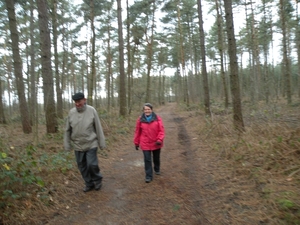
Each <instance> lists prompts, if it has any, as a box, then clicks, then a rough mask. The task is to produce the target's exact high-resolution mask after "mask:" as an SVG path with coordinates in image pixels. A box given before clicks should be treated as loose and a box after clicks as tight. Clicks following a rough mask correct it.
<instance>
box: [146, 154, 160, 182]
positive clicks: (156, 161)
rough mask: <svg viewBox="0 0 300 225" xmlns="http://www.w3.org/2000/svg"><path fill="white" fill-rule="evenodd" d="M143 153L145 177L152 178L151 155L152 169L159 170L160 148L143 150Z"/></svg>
mask: <svg viewBox="0 0 300 225" xmlns="http://www.w3.org/2000/svg"><path fill="white" fill-rule="evenodd" d="M143 153H144V164H145V173H146V179H150V180H152V177H153V170H152V157H151V154H152V156H153V164H154V171H155V172H160V149H156V150H153V151H152V150H149V151H147V150H146V151H145V150H144V151H143Z"/></svg>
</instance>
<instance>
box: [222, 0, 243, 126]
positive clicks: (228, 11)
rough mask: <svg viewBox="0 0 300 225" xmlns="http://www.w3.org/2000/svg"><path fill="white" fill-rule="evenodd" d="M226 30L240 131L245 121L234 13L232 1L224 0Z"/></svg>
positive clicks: (233, 100)
mask: <svg viewBox="0 0 300 225" xmlns="http://www.w3.org/2000/svg"><path fill="white" fill-rule="evenodd" d="M224 7H225V18H226V30H227V38H228V52H229V59H230V62H229V65H230V84H231V95H232V104H233V123H234V124H233V125H234V127H235V128H236V129H237V130H239V131H244V130H245V128H244V121H243V114H242V104H241V97H240V84H239V76H238V61H237V54H236V41H235V36H234V25H233V15H232V1H231V0H224Z"/></svg>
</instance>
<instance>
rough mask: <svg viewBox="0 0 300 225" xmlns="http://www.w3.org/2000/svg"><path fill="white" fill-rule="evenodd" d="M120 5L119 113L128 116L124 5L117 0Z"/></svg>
mask: <svg viewBox="0 0 300 225" xmlns="http://www.w3.org/2000/svg"><path fill="white" fill-rule="evenodd" d="M117 5H118V37H119V63H120V86H119V104H120V105H119V107H120V108H119V113H120V116H123V117H124V116H126V115H127V112H126V108H127V107H126V86H125V85H126V74H125V69H124V40H123V31H122V30H123V27H122V7H121V0H117Z"/></svg>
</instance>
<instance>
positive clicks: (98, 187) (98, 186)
mask: <svg viewBox="0 0 300 225" xmlns="http://www.w3.org/2000/svg"><path fill="white" fill-rule="evenodd" d="M101 187H102V181H100V182H99V183H96V184H95V190H96V191H99V190H100V189H101Z"/></svg>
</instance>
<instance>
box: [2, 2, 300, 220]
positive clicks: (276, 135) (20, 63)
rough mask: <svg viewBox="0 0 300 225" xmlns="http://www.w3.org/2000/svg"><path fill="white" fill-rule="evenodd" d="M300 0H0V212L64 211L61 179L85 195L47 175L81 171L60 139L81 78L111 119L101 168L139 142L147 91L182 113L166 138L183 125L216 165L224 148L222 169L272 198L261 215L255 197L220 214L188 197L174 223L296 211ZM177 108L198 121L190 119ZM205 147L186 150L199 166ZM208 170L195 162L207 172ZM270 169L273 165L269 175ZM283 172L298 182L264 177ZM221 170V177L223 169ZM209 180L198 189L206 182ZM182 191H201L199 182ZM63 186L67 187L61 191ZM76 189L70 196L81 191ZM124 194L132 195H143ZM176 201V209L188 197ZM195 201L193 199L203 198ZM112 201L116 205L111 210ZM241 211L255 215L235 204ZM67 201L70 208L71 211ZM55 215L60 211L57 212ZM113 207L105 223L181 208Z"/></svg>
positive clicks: (299, 213)
mask: <svg viewBox="0 0 300 225" xmlns="http://www.w3.org/2000/svg"><path fill="white" fill-rule="evenodd" d="M298 6H299V1H298V0H279V1H273V0H261V1H252V0H223V1H219V0H167V1H166V0H164V1H163V0H151V1H150V0H126V1H125V0H123V1H121V0H117V1H111V0H106V1H104V0H97V1H95V0H72V1H67V0H61V1H57V0H27V1H25V0H2V1H0V7H1V12H0V20H1V22H2V23H1V25H0V26H1V29H0V48H1V49H2V51H1V53H0V55H1V57H0V60H1V64H2V67H1V68H0V71H1V73H0V78H1V79H0V92H1V96H0V178H1V183H0V193H1V198H0V225H1V224H56V222H61V221H64V220H62V218H60V217H59V216H58V217H56V216H57V215H58V214H59V213H57V212H55V209H54V208H57V207H58V205H62V202H67V201H70V200H67V197H66V198H64V197H63V196H62V195H59V194H57V193H60V194H61V193H62V192H64V193H65V194H66V195H67V193H68V192H70V193H76V195H77V191H76V190H75V189H74V187H72V189H68V190H65V189H64V187H61V186H59V187H56V188H53V186H54V185H52V184H53V183H57V182H58V180H59V181H61V183H64V182H66V181H65V179H66V178H68V179H70V180H72V182H73V184H74V185H73V186H77V185H79V183H80V180H77V179H76V178H74V174H75V172H74V171H76V168H75V167H76V166H75V164H74V162H73V161H74V159H73V158H72V155H71V154H69V153H66V152H64V151H63V147H62V140H63V132H64V119H65V118H66V116H67V113H68V111H69V110H70V109H71V108H72V107H74V104H73V102H72V99H71V96H72V95H73V94H74V93H76V92H83V93H85V95H86V98H87V102H88V104H89V105H91V106H93V107H94V108H96V110H97V112H98V114H99V117H100V119H101V122H102V124H103V127H104V132H105V136H106V141H107V149H105V150H104V151H101V152H100V153H99V158H101V159H103V160H104V161H105V162H104V164H103V165H104V167H105V168H108V167H109V165H110V163H113V162H115V160H116V158H118V157H121V156H120V155H118V154H117V152H116V151H114V149H116V148H120V146H122V144H121V143H124V149H125V148H126V150H128V149H130V148H129V147H128V146H127V145H130V144H131V145H132V146H133V144H132V141H131V139H132V131H133V126H134V121H135V119H136V117H137V116H138V115H139V113H140V112H141V107H142V105H143V104H144V103H145V102H151V103H152V104H153V105H154V106H155V110H156V109H157V110H158V111H159V112H160V113H162V114H163V115H165V118H166V119H167V120H174V121H173V122H174V123H172V124H171V123H166V124H167V125H168V126H169V127H170V129H172V128H173V127H176V129H178V138H177V139H178V140H176V141H174V140H172V141H170V142H174V146H173V145H172V146H171V145H170V146H169V148H170V149H173V148H177V147H176V146H177V145H178V146H179V145H180V143H181V142H180V141H182V140H180V139H183V140H188V143H189V144H188V146H190V147H191V148H195V149H196V148H198V147H199V146H200V147H199V148H201V149H210V150H212V151H213V153H212V154H211V155H207V157H208V158H209V159H211V160H213V158H214V157H215V158H217V159H218V160H217V161H218V163H220V164H221V165H223V164H224V162H223V161H222V160H225V161H226V163H225V164H226V165H227V166H228V167H226V169H224V171H227V169H228V170H230V172H231V175H232V177H230V176H229V175H228V176H229V177H230V178H228V179H231V178H232V180H231V181H233V182H235V181H236V179H237V176H242V179H246V180H247V179H248V180H249V179H250V180H252V179H253V180H252V181H253V182H254V183H255V184H256V186H255V187H253V186H251V185H250V184H249V188H254V189H255V190H254V191H253V190H252V191H253V192H252V191H250V192H249V193H260V194H261V195H260V196H256V195H255V196H256V197H257V198H258V199H257V205H259V204H262V202H261V199H263V201H265V200H266V199H268V201H267V202H264V203H263V204H262V205H264V204H267V205H268V204H271V205H272V207H269V206H266V207H264V208H263V207H261V208H259V210H261V211H260V212H262V213H261V214H259V216H257V215H258V214H257V215H252V214H247V213H248V212H249V213H250V212H251V210H252V211H254V208H255V206H256V205H255V206H254V204H253V205H251V204H252V203H249V204H248V203H247V204H246V203H245V205H247V207H242V206H241V205H239V206H238V207H237V206H236V205H235V206H233V207H232V208H231V210H233V211H234V209H236V208H239V207H240V208H239V210H240V211H239V210H237V212H235V211H234V212H233V211H231V212H232V213H233V214H230V213H229V214H230V216H229V217H226V219H224V220H222V219H220V220H217V219H214V220H213V219H208V218H210V216H211V215H209V214H210V213H211V212H209V211H210V210H209V209H216V208H212V207H218V206H216V205H214V206H213V205H207V208H206V209H207V211H205V210H204V211H203V212H201V213H199V212H198V211H195V212H192V211H189V210H187V211H184V212H185V213H186V214H182V215H183V216H182V217H180V218H179V220H178V221H181V222H178V223H176V222H175V223H173V224H241V223H243V224H299V223H300V196H299V193H300V192H299V190H298V189H297V185H298V186H299V180H300V177H299V174H300V173H299V172H300V161H299V160H298V158H299V154H300V152H299V149H300V128H299V126H300V122H299V121H300V116H299V112H300V111H299V109H300V63H299V61H300V17H299V12H298ZM164 110H166V111H167V110H168V112H169V114H164ZM170 116H173V117H172V118H171V117H170ZM181 120H184V121H185V122H186V125H185V126H188V125H189V126H188V127H186V128H189V129H188V131H185V127H183V126H184V125H182V124H181V123H180V121H181ZM178 121H179V122H178ZM183 131H184V133H186V136H185V135H183V136H182V135H181V132H183ZM280 132H282V133H280ZM170 134H171V133H170ZM255 134H256V135H257V134H259V135H260V136H259V137H257V136H256V135H255ZM195 135H196V136H197V137H196V136H195ZM175 136H176V135H175ZM191 137H194V138H191ZM175 139H176V138H175ZM200 139H201V140H203V141H202V142H197V140H200ZM177 141H178V143H177ZM194 142H195V143H194ZM125 143H126V144H125ZM175 145H176V146H175ZM117 146H119V147H117ZM197 146H198V147H197ZM166 148H167V147H166ZM253 149H256V150H253ZM201 151H204V150H199V152H197V153H189V154H192V155H186V156H187V157H186V158H187V163H188V164H191V165H194V166H195V167H197V168H200V167H201V166H199V165H198V164H193V163H192V162H191V161H192V158H193V157H199V158H201V157H202V156H201V154H205V155H206V152H201ZM249 151H250V152H251V154H252V155H251V156H249V155H247V152H249ZM179 154H184V155H185V154H187V153H179ZM122 157H123V158H124V159H125V158H126V156H122ZM172 157H173V156H172ZM174 157H176V156H174ZM101 159H100V161H101ZM106 160H108V161H107V162H106ZM178 160H179V159H178ZM222 162H223V163H222ZM238 165H240V166H241V168H244V169H241V168H240V167H238ZM116 167H118V166H117V165H116ZM208 168H211V167H210V165H208ZM229 168H230V169H229ZM140 169H141V168H140ZM184 169H186V170H189V169H190V170H193V168H185V167H184ZM211 169H212V168H211ZM212 170H213V169H212ZM238 171H239V172H240V173H239V172H238ZM241 171H242V172H241ZM44 172H47V175H45V173H44ZM76 172H77V171H76ZM217 172H222V171H219V170H215V171H214V172H213V173H216V174H215V176H214V177H215V179H216V182H215V183H218V182H217V177H220V176H221V175H220V173H217ZM203 173H204V172H203V171H199V174H201V175H203V177H206V176H208V175H207V174H203ZM217 174H218V175H217ZM271 174H272V175H271ZM274 174H276V178H274V177H272V178H270V177H268V176H275V175H274ZM112 175H113V174H111V176H112ZM114 175H116V174H114ZM277 175H278V176H279V175H280V176H279V177H277ZM76 176H79V175H78V174H76ZM116 176H117V175H116ZM128 176H129V174H128ZM188 176H191V175H190V174H189V173H188ZM197 176H198V175H197ZM197 176H195V177H197ZM199 176H200V175H199ZM266 176H267V177H266ZM249 177H250V178H249ZM184 179H185V178H182V180H181V181H182V182H183V183H184V182H186V181H185V180H184ZM201 179H202V178H199V179H198V180H195V184H196V183H197V182H200V180H201ZM276 179H278V180H277V181H278V185H279V184H281V183H280V182H279V180H280V181H281V182H283V183H286V182H287V183H289V185H287V187H286V188H287V189H286V190H279V189H278V186H276V185H275V186H271V187H267V186H268V185H270V183H272V185H274V183H276ZM270 180H272V182H271V181H270ZM218 181H219V182H220V189H221V186H222V185H221V183H222V182H223V181H222V180H221V179H220V180H218ZM204 182H205V181H204ZM207 182H208V181H207ZM58 183H59V182H58ZM112 183H113V182H112V181H111V183H110V184H112ZM191 185H192V184H191ZM185 187H186V186H185ZM222 187H224V185H223V186H222ZM240 187H241V186H238V187H237V190H238V189H239V188H240ZM247 187H248V186H247ZM54 189H55V190H54ZM258 189H259V191H257V190H258ZM58 190H60V191H58ZM126 190H127V192H128V191H129V192H130V190H131V189H129V188H127V189H126ZM204 190H205V188H203V189H201V190H199V193H200V192H201V193H202V194H204V195H206V194H207V193H204ZM227 190H229V189H227ZM181 191H182V190H181ZM181 191H177V192H176V191H175V192H176V193H178V192H180V193H181ZM185 191H187V193H189V195H188V197H190V198H195V199H197V197H198V194H197V193H192V192H190V189H188V188H187V189H186V190H185ZM54 192H55V193H56V194H57V196H56V197H57V198H59V199H63V201H61V200H57V201H56V200H53V199H54V198H55V197H54V195H52V194H53V193H54ZM50 193H52V194H50ZM232 193H236V190H235V191H233V192H232ZM232 193H231V194H232ZM169 194H170V196H173V195H172V193H169ZM214 195H215V196H216V199H217V196H218V194H217V193H214ZM233 195H234V196H235V197H236V198H237V196H236V195H235V194H233ZM37 196H38V197H37ZM166 196H169V195H167V194H166ZM80 197H81V194H80V195H78V196H77V197H76V200H75V199H73V201H74V202H76V203H78V204H79V205H84V203H83V202H82V199H81V198H80ZM106 197H107V196H106ZM160 197H161V196H160ZM219 197H220V196H219ZM247 197H249V198H250V199H251V198H254V197H253V196H251V195H250V196H247ZM256 197H255V198H254V199H256ZM89 198H92V197H91V196H90V197H89ZM102 198H105V197H102ZM107 198H108V197H107ZM126 198H127V197H126ZM137 198H141V196H137ZM228 198H229V197H228ZM270 199H272V201H271V200H270ZM102 200H103V199H102ZM104 200H105V199H104ZM104 200H103V201H104ZM173 200H174V201H175V200H176V199H173ZM177 200H178V201H179V202H180V201H181V200H182V199H177ZM18 201H19V202H22V204H20V205H18V204H16V202H18ZM124 201H126V203H128V204H130V202H131V201H134V199H125V200H124ZM182 201H183V200H182ZM201 201H203V200H202V199H201ZM201 201H200V200H199V202H201ZM220 201H222V198H220ZM270 202H271V203H270ZM223 203H224V202H222V204H223ZM185 204H187V205H189V204H188V203H187V202H184V201H183V202H182V205H185ZM199 204H200V203H199ZM222 204H220V205H222ZM224 204H225V203H224ZM229 204H232V202H231V203H229ZM236 204H237V203H236ZM174 205H175V206H172V207H173V209H174V207H175V209H176V210H175V211H179V208H180V207H179V205H180V204H179V203H178V204H177V203H174ZM202 205H205V204H204V203H203V202H202ZM225 205H226V204H225ZM237 205H238V204H237ZM250 205H251V206H250ZM94 206H95V205H94ZM177 206H178V207H179V208H178V207H177ZM189 206H190V207H192V208H197V204H195V203H193V204H191V205H189ZM227 206H228V205H226V207H225V208H226V209H228V207H227ZM264 206H265V205H264ZM68 207H69V206H68ZM116 207H117V206H116ZM118 207H120V205H118ZM118 207H117V208H118ZM172 207H171V208H172ZM210 207H211V208H210ZM235 207H236V208H235ZM251 207H253V208H251ZM177 208H178V209H177ZM38 209H43V212H44V211H48V212H49V213H48V214H46V215H44V218H43V219H41V220H40V221H39V220H38V219H37V218H38V217H40V216H41V215H42V214H43V213H42V212H39V210H38ZM64 209H66V207H65V208H64ZM255 209H256V210H257V208H255ZM106 210H107V212H106V213H108V214H107V215H109V214H110V213H111V212H112V211H113V210H112V209H107V208H106ZM110 210H112V211H110ZM114 210H115V209H114ZM118 210H120V209H119V208H118ZM265 210H266V211H265ZM268 210H269V211H268ZM58 211H59V210H58ZM78 211H80V207H79V208H78ZM78 211H77V213H78ZM145 211H146V209H145ZM217 211H218V210H217ZM221 211H222V210H221ZM221 211H220V212H221ZM228 211H230V210H228ZM241 211H242V212H243V213H244V212H245V215H246V216H245V218H247V219H248V220H246V219H245V220H243V218H242V217H243V216H242V215H241V216H240V217H237V214H239V213H241ZM271 211H272V212H273V213H272V214H270V212H271ZM85 212H87V211H85ZM123 212H124V213H126V211H123ZM172 212H173V211H172ZM218 212H219V211H218ZM222 212H223V211H222ZM102 213H103V215H102V214H101V215H102V216H104V215H105V213H104V212H102ZM144 213H145V212H144ZM173 213H174V212H173ZM189 213H192V214H189ZM235 213H236V214H235ZM75 214H76V211H74V215H75ZM196 214H197V216H195V217H197V219H195V220H193V215H196ZM229 214H228V215H229ZM53 215H56V216H53ZM61 215H64V216H65V217H64V219H66V217H67V216H66V215H67V214H65V212H64V213H62V214H61ZM191 215H192V217H191V219H190V220H185V218H189V217H190V216H191ZM220 215H221V214H220ZM222 215H223V214H222ZM228 215H227V216H228ZM132 216H133V215H132ZM184 216H185V217H184ZM198 216H199V218H200V217H201V219H199V218H198ZM53 217H55V218H58V219H57V220H51V219H49V218H53ZM175 217H176V216H175ZM175 217H174V218H175ZM216 217H217V216H216ZM30 218H31V220H30ZM162 218H164V217H162ZM220 218H225V217H222V216H221V217H220ZM228 218H230V219H228ZM59 219H61V220H59ZM131 219H132V218H131ZM256 219H257V220H256ZM116 220H117V219H116ZM26 221H27V222H26ZM74 221H76V218H75V217H73V223H72V221H71V220H70V221H69V223H68V222H67V220H66V221H64V222H66V223H65V224H80V223H79V222H78V223H76V222H74ZM82 221H84V220H82ZM107 221H108V222H107V223H102V224H153V223H154V221H155V223H157V224H169V223H170V222H171V221H172V220H171V219H170V218H164V219H163V220H162V221H157V220H152V221H151V219H150V221H149V220H148V218H146V219H145V218H144V217H143V218H140V222H136V221H135V220H129V219H128V220H126V221H125V220H124V221H121V220H118V221H117V222H115V221H113V220H109V219H108V220H107ZM133 221H135V222H133ZM145 221H148V222H145ZM184 221H185V222H184ZM187 221H188V222H187ZM114 222H115V223H114ZM90 224H101V223H99V221H97V220H96V221H94V223H93V222H91V223H90Z"/></svg>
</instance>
